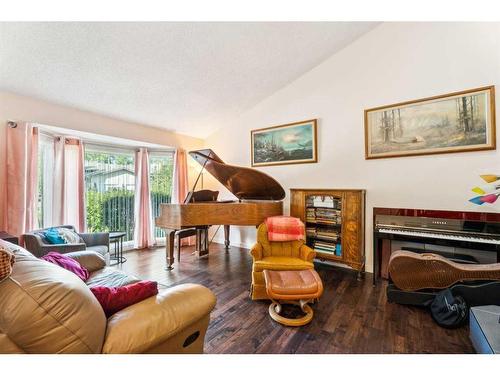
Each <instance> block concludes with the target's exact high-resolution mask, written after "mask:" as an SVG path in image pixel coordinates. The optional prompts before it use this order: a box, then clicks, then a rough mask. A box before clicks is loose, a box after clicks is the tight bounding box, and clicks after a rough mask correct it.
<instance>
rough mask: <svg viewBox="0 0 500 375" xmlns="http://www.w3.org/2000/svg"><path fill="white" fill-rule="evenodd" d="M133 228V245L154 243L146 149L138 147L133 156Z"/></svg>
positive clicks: (150, 244)
mask: <svg viewBox="0 0 500 375" xmlns="http://www.w3.org/2000/svg"><path fill="white" fill-rule="evenodd" d="M134 211H135V213H134V214H135V228H134V246H135V247H136V248H137V249H144V248H147V247H151V246H154V245H155V239H154V235H153V224H152V218H151V212H152V210H151V195H150V189H149V156H148V150H147V149H145V148H140V149H139V150H138V151H137V152H136V157H135V204H134Z"/></svg>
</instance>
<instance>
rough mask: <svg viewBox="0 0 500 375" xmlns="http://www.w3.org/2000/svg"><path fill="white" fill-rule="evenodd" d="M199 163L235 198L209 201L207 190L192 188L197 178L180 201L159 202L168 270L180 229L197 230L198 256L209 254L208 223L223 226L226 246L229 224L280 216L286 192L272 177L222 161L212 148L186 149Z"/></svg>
mask: <svg viewBox="0 0 500 375" xmlns="http://www.w3.org/2000/svg"><path fill="white" fill-rule="evenodd" d="M189 155H190V156H191V157H193V158H194V160H196V161H197V162H198V163H199V164H200V165H201V166H202V171H203V170H206V171H208V172H209V173H210V174H211V175H212V176H213V177H215V179H216V180H217V181H219V182H220V183H221V184H222V185H223V186H225V187H226V188H227V189H228V190H229V191H230V192H231V193H232V194H233V195H234V196H235V197H236V198H237V199H236V200H230V201H227V200H225V201H212V200H211V199H208V200H206V199H205V197H213V196H211V195H210V194H208V195H207V194H204V192H206V191H200V192H197V191H195V189H196V185H197V182H198V180H199V177H200V175H201V172H200V174H199V175H198V178H197V180H196V182H195V184H194V186H193V189H192V190H191V191H190V193H189V194H188V196H187V197H186V200H185V201H184V203H182V204H162V205H161V207H160V216H158V217H157V218H156V226H158V227H160V228H163V229H164V230H165V232H166V250H167V269H169V270H170V269H172V268H173V267H172V266H173V264H174V241H175V235H176V233H178V232H179V231H182V230H186V229H189V228H192V229H194V231H195V232H196V242H197V243H196V249H197V252H198V254H199V255H204V254H208V246H209V241H208V230H207V228H208V227H209V226H211V225H224V236H225V241H224V243H225V246H226V249H227V248H229V245H230V243H229V233H230V225H242V226H246V225H248V226H258V225H259V224H260V223H262V222H263V221H264V220H265V219H266V218H267V217H270V216H276V215H282V214H283V202H282V200H283V199H284V198H285V191H284V190H283V187H282V186H281V185H280V184H279V183H278V182H277V181H276V180H275V179H274V178H272V177H270V176H268V175H267V174H265V173H263V172H260V171H258V170H256V169H252V168H246V167H239V166H235V165H229V164H226V163H224V162H223V161H222V160H221V159H220V158H219V157H218V156H217V155H216V154H215V152H213V151H212V150H211V149H204V150H197V151H191V152H189Z"/></svg>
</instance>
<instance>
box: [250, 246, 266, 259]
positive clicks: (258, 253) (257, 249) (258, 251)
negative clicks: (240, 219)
mask: <svg viewBox="0 0 500 375" xmlns="http://www.w3.org/2000/svg"><path fill="white" fill-rule="evenodd" d="M262 253H263V249H262V245H261V244H260V243H258V242H257V243H256V244H255V245H253V247H252V248H251V249H250V255H251V256H252V258H253V260H254V261H256V260H261V259H262Z"/></svg>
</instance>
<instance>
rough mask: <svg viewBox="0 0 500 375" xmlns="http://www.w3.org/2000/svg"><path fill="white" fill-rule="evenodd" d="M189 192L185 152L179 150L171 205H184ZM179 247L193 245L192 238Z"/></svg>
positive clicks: (175, 163)
mask: <svg viewBox="0 0 500 375" xmlns="http://www.w3.org/2000/svg"><path fill="white" fill-rule="evenodd" d="M188 192H189V187H188V167H187V157H186V151H185V150H183V149H181V148H179V149H177V150H176V151H175V156H174V181H173V186H172V203H178V204H179V203H184V199H186V196H187V194H188ZM181 245H186V246H190V245H194V236H192V237H189V238H185V239H183V240H182V242H181Z"/></svg>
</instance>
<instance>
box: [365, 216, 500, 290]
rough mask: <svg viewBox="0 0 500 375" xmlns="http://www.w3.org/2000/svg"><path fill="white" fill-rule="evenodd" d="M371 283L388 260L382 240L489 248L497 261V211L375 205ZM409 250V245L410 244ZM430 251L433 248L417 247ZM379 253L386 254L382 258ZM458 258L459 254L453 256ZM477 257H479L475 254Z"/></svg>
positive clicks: (475, 250) (499, 249) (499, 247)
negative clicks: (422, 208) (402, 207)
mask: <svg viewBox="0 0 500 375" xmlns="http://www.w3.org/2000/svg"><path fill="white" fill-rule="evenodd" d="M373 215H374V223H373V227H374V231H373V264H374V270H373V283H374V284H375V283H376V282H377V278H378V276H379V273H380V269H381V267H382V268H384V265H385V263H386V262H387V261H388V259H386V258H387V252H386V251H381V249H382V248H384V249H386V248H387V246H383V245H384V244H383V241H404V242H411V243H419V244H424V245H423V246H424V247H425V246H426V245H434V246H437V247H450V248H458V249H468V251H467V253H468V254H470V255H472V256H474V254H476V253H477V254H480V253H483V252H490V253H492V255H493V257H492V258H493V261H496V262H500V214H496V213H488V212H468V211H444V210H419V209H399V208H374V209H373ZM410 250H411V248H410ZM416 251H419V252H433V251H432V250H428V251H427V250H425V251H422V250H416ZM382 253H385V254H386V257H385V259H382ZM456 258H460V256H458V257H456ZM478 258H479V257H478Z"/></svg>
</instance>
